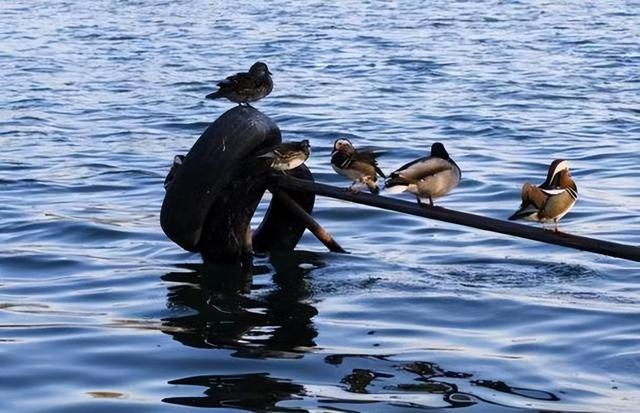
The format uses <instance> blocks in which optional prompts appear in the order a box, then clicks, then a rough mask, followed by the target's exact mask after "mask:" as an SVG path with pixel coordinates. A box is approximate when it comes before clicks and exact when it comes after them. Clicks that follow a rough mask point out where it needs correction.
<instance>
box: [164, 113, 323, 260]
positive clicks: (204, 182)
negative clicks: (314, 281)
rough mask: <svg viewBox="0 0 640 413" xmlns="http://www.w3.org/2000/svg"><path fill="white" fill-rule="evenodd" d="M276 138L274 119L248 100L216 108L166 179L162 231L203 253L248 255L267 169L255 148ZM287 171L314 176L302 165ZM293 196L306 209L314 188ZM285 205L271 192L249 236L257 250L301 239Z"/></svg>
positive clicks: (310, 206)
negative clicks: (217, 111) (219, 112)
mask: <svg viewBox="0 0 640 413" xmlns="http://www.w3.org/2000/svg"><path fill="white" fill-rule="evenodd" d="M280 141H281V135H280V129H279V128H278V126H277V125H276V124H275V123H274V122H273V121H272V120H271V119H269V118H268V117H267V116H265V115H264V114H262V113H260V112H259V111H257V110H256V109H254V108H252V107H246V106H236V107H234V108H233V109H231V110H229V111H227V112H225V113H224V114H223V115H222V116H220V117H219V118H218V119H217V120H216V121H215V122H214V123H212V124H211V125H210V126H209V127H208V128H207V129H206V130H205V132H204V133H203V134H202V135H201V136H200V138H199V139H198V140H197V141H196V143H195V144H194V145H193V147H192V148H191V150H190V151H189V153H188V154H187V155H186V157H185V158H184V160H183V161H182V165H179V167H177V168H176V170H175V171H174V172H175V173H174V175H173V179H172V180H171V182H170V183H169V184H168V185H167V187H166V189H167V192H166V194H165V198H164V202H163V203H162V210H161V212H160V224H161V226H162V229H163V231H164V232H165V234H166V235H167V236H168V237H169V238H170V239H171V240H173V241H174V242H175V243H176V244H178V245H180V246H181V247H182V248H184V249H186V250H188V251H193V252H200V253H201V254H202V256H203V258H204V259H205V261H214V262H240V261H242V260H243V259H246V255H247V254H250V253H251V251H252V237H251V228H250V221H251V217H252V216H253V214H254V213H255V210H256V208H257V206H258V204H259V202H260V199H261V198H262V196H263V194H264V192H265V190H266V188H267V185H268V177H269V175H270V173H271V172H270V171H269V169H268V167H267V166H266V164H265V162H264V161H263V159H261V158H256V157H255V156H254V154H255V153H256V152H257V151H259V150H261V149H264V148H267V147H271V146H274V145H277V144H278V143H280ZM288 173H290V174H292V175H294V176H300V177H304V178H307V179H311V180H312V179H313V178H312V176H311V172H309V170H308V169H307V167H306V166H304V165H302V166H300V167H299V168H296V170H293V171H288ZM291 196H292V197H294V199H297V200H298V201H299V202H300V203H301V205H302V206H303V207H304V208H305V209H306V210H307V211H308V212H311V210H312V209H313V202H314V199H315V196H314V195H313V194H300V193H297V194H296V193H291ZM282 209H283V207H282V206H280V205H279V204H278V203H277V198H276V197H274V199H273V200H272V203H271V205H270V207H269V209H268V211H267V214H266V215H265V219H264V221H263V223H262V225H261V226H260V228H259V229H258V231H257V232H256V235H255V237H254V238H255V240H256V241H257V244H258V246H259V247H260V248H259V250H261V251H271V250H275V249H279V250H280V249H293V248H295V246H296V244H297V243H298V241H299V240H300V237H301V236H302V233H303V232H304V224H303V223H301V222H299V220H297V219H296V218H295V217H293V216H292V215H291V214H288V213H287V212H285V211H283V210H282ZM243 257H244V258H243Z"/></svg>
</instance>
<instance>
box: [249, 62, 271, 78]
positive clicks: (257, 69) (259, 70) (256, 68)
mask: <svg viewBox="0 0 640 413" xmlns="http://www.w3.org/2000/svg"><path fill="white" fill-rule="evenodd" d="M249 73H251V74H252V75H254V76H265V75H270V74H271V72H270V71H269V68H268V67H267V64H266V63H262V62H255V63H254V64H253V65H251V68H250V69H249Z"/></svg>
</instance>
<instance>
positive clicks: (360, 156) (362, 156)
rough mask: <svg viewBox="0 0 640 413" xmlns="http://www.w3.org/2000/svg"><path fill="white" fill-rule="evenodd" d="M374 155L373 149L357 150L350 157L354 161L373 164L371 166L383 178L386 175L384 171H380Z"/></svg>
mask: <svg viewBox="0 0 640 413" xmlns="http://www.w3.org/2000/svg"><path fill="white" fill-rule="evenodd" d="M376 157H377V155H376V153H375V152H373V151H357V152H354V153H353V154H352V155H351V159H352V160H353V161H354V162H362V163H366V164H369V165H371V166H373V168H374V169H375V171H376V173H377V174H378V175H380V176H381V177H383V178H386V177H387V176H386V175H385V174H384V172H382V170H381V169H380V167H379V166H378V161H377V160H376Z"/></svg>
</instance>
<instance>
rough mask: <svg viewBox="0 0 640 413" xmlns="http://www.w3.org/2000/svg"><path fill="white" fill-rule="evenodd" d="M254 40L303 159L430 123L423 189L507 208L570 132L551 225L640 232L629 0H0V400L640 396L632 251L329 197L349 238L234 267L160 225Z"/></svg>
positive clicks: (393, 408)
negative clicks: (245, 272)
mask: <svg viewBox="0 0 640 413" xmlns="http://www.w3.org/2000/svg"><path fill="white" fill-rule="evenodd" d="M257 60H262V61H265V62H267V63H268V64H269V68H270V69H271V71H272V72H273V73H274V82H275V88H274V91H273V93H272V94H271V95H270V96H269V97H268V98H266V99H264V100H262V101H260V102H258V103H256V104H255V106H256V107H257V108H258V109H259V110H261V111H262V112H263V113H265V114H267V115H268V116H270V117H271V118H272V119H274V120H275V121H276V122H277V123H278V125H279V127H280V128H281V130H282V133H283V137H284V139H286V140H300V139H309V140H310V142H311V145H312V152H313V153H312V156H311V158H310V159H309V161H308V162H307V164H308V166H309V167H310V168H311V170H312V171H313V173H314V175H315V178H316V180H318V181H320V182H323V183H328V184H332V185H338V186H347V185H349V182H347V181H346V180H344V179H343V178H341V177H340V176H338V175H336V174H335V173H334V172H333V171H332V169H331V167H330V165H329V155H330V151H331V145H332V142H333V140H334V139H336V138H337V137H348V138H349V139H351V140H352V141H353V142H354V143H355V144H356V145H358V146H369V147H371V148H373V149H376V150H378V151H381V152H382V153H383V155H382V156H381V158H380V165H381V167H382V169H383V170H385V171H391V170H393V169H394V168H395V167H397V166H399V165H402V164H404V163H406V162H408V161H410V160H412V159H415V158H417V157H420V156H424V155H425V154H426V153H427V151H428V148H429V147H430V145H431V143H433V142H434V141H440V142H443V143H444V144H445V146H446V147H447V148H448V150H449V152H450V154H451V156H452V157H453V158H454V159H455V160H456V162H457V163H458V164H459V165H460V166H461V168H462V170H463V174H462V176H463V179H462V182H461V184H460V186H459V187H458V188H456V189H455V190H454V191H453V192H452V193H451V194H450V195H449V196H448V197H446V198H442V199H441V200H439V201H438V203H439V204H440V205H442V206H445V207H447V208H452V209H457V210H462V211H467V212H473V213H478V214H481V215H485V216H490V217H494V218H500V219H505V218H506V217H508V216H509V214H510V213H511V212H513V211H514V210H515V208H516V207H517V206H518V204H519V190H520V186H521V185H522V183H523V182H525V181H531V182H538V183H539V182H542V180H543V179H544V177H545V174H546V169H547V166H548V164H549V163H550V162H551V160H553V159H556V158H564V159H567V160H568V161H569V164H570V166H571V169H572V174H573V176H574V178H575V180H576V182H577V185H578V189H579V199H578V202H577V204H576V205H575V207H574V208H573V210H572V211H571V212H570V213H569V214H568V215H567V216H566V217H565V218H564V219H563V221H562V222H561V229H562V230H564V231H566V232H570V233H573V234H578V235H584V236H589V237H594V238H598V239H605V240H611V241H616V242H621V243H627V244H635V245H638V244H640V218H639V217H640V201H639V199H640V185H639V184H638V182H640V162H639V161H640V155H639V153H640V2H638V1H633V0H630V1H621V0H614V1H609V2H585V1H562V2H560V1H555V2H554V1H538V2H526V1H499V0H479V1H475V2H468V1H432V2H421V1H412V0H408V1H402V0H399V1H390V2H358V1H350V0H349V1H341V2H294V1H276V2H247V1H235V2H224V1H213V2H212V1H202V0H191V1H189V0H185V1H159V0H149V1H124V0H123V1H118V0H104V1H95V2H81V1H71V0H51V1H46V2H28V1H19V0H8V1H4V2H2V4H0V90H1V91H2V98H0V99H1V102H2V104H1V105H0V245H2V248H1V249H0V366H1V367H2V368H1V369H0V395H2V397H0V411H2V412H5V411H6V412H28V413H40V412H47V413H49V412H64V413H73V412H92V413H99V412H183V411H196V409H195V407H207V408H219V409H220V411H229V412H240V411H252V412H264V411H267V412H275V411H278V412H405V411H412V412H413V411H423V410H424V411H430V412H432V411H433V412H444V411H452V410H453V409H456V410H455V411H459V412H465V413H466V412H470V413H480V412H483V413H484V412H498V413H502V412H505V413H507V412H509V413H510V412H523V413H524V412H543V411H545V412H551V411H553V412H634V411H640V410H639V409H640V408H639V407H638V406H640V375H639V374H638V371H640V294H639V293H640V287H639V286H638V280H639V275H640V265H638V263H633V262H630V261H623V260H620V259H613V258H608V257H605V256H600V255H595V254H591V253H584V252H579V251H575V250H570V249H566V248H562V247H557V246H552V245H546V244H540V243H536V242H533V241H525V240H521V239H515V238H512V237H508V236H503V235H499V234H493V233H489V232H483V231H479V230H473V229H469V228H465V227H461V226H456V225H452V224H445V223H440V222H436V221H430V220H425V219H420V218H417V217H409V216H404V215H401V214H397V213H393V212H386V211H380V210H376V209H372V208H368V207H364V206H358V205H354V204H349V203H345V202H341V201H335V200H330V199H327V198H319V199H318V200H317V203H316V210H315V212H314V215H315V216H316V218H317V219H318V220H319V221H320V222H321V223H322V224H323V225H324V226H325V227H326V228H327V230H328V231H330V232H331V233H332V234H333V235H334V237H335V238H336V239H337V240H338V241H339V242H340V243H341V244H342V245H343V246H344V247H345V248H346V249H348V250H349V251H350V252H351V254H349V255H341V254H332V253H329V252H327V251H326V250H325V249H324V247H323V246H322V245H321V244H320V243H318V242H317V241H316V240H315V239H314V238H313V237H312V236H311V235H308V234H307V235H305V236H304V237H303V239H302V242H301V243H300V245H299V246H298V249H297V251H296V252H295V253H283V254H274V255H273V256H267V257H258V258H256V260H255V264H256V269H255V274H254V277H253V280H252V282H250V283H241V284H242V285H235V284H234V282H236V284H237V283H238V281H237V280H238V277H237V274H234V272H233V271H232V270H230V269H229V268H224V267H216V266H204V265H203V264H202V263H201V259H200V257H199V256H198V255H196V254H192V253H188V252H186V251H183V250H182V249H180V248H179V247H178V246H177V245H175V244H173V243H172V242H171V241H169V240H168V239H167V238H166V236H165V235H164V234H163V232H162V230H161V229H160V226H159V211H160V206H161V204H162V200H163V197H164V191H163V186H162V182H163V179H164V176H165V174H166V172H167V171H168V168H169V166H170V164H171V160H172V158H173V156H174V154H177V153H186V152H187V151H188V150H189V148H190V147H191V145H192V144H193V143H194V142H195V140H196V139H197V138H198V137H199V135H200V134H201V133H202V131H203V130H204V129H205V128H206V127H207V126H208V125H209V124H210V123H211V122H212V121H213V120H215V119H216V118H217V117H218V116H219V115H221V114H222V113H223V112H225V111H226V110H228V109H229V108H231V107H232V106H233V104H231V103H229V102H222V101H215V102H214V101H206V100H205V99H204V96H205V95H206V94H207V93H210V92H211V91H212V90H213V89H214V87H215V82H216V80H219V79H221V78H224V77H225V76H228V75H230V74H232V73H235V72H237V71H241V70H246V69H247V68H248V67H249V66H250V65H251V64H252V63H253V62H255V61H257ZM396 197H399V198H404V199H407V200H410V199H411V198H410V197H408V196H407V197H405V196H396ZM267 201H268V199H265V203H264V204H263V205H261V207H260V208H259V211H258V215H257V216H256V218H255V224H256V225H257V224H258V223H259V221H260V216H261V215H262V214H263V213H264V210H265V208H266V205H267ZM198 411H199V410H198Z"/></svg>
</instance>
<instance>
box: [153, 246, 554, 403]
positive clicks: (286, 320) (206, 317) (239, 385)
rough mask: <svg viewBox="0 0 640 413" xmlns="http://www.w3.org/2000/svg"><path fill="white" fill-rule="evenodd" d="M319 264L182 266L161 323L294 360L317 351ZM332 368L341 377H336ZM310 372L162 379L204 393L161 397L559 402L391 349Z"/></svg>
mask: <svg viewBox="0 0 640 413" xmlns="http://www.w3.org/2000/svg"><path fill="white" fill-rule="evenodd" d="M324 265H325V264H324V262H323V260H322V259H321V256H320V255H318V254H314V253H309V252H295V253H290V254H285V255H273V256H271V257H269V259H268V263H265V264H263V265H258V266H256V267H254V273H253V275H249V276H248V277H247V276H246V275H243V274H242V273H241V271H240V270H239V269H236V268H234V267H227V266H214V265H205V264H189V265H180V267H182V268H184V269H186V270H189V271H183V272H178V271H176V272H170V273H168V274H166V275H164V276H163V277H162V279H163V280H164V281H167V282H170V283H175V284H173V285H170V286H169V287H168V294H167V299H168V303H167V305H168V307H169V308H170V309H171V310H172V312H174V313H175V314H178V315H176V316H173V317H168V318H165V319H163V327H162V330H163V332H164V333H166V334H169V335H171V336H172V337H173V338H174V339H175V340H176V341H179V342H180V343H182V344H184V345H186V346H189V347H195V348H202V349H225V350H230V351H231V352H232V353H231V356H232V357H240V358H250V359H276V360H277V359H280V360H295V359H300V358H302V357H303V356H304V354H305V353H307V352H309V350H310V349H312V348H314V347H316V343H315V341H314V340H315V338H316V336H317V331H316V328H315V326H314V323H313V322H312V319H313V317H314V316H316V315H317V314H318V311H317V310H316V308H315V307H314V305H313V304H312V303H313V300H314V297H313V288H312V287H313V282H312V281H313V280H312V278H311V277H310V276H309V273H310V272H311V271H312V270H313V268H318V267H322V266H324ZM267 274H272V282H267V283H266V285H265V283H263V284H259V283H256V284H253V282H254V281H255V280H260V276H262V275H267ZM262 281H263V280H262ZM314 354H315V353H314ZM320 360H322V361H320ZM338 366H339V367H340V371H341V372H342V374H339V376H336V375H335V373H336V371H335V367H338ZM315 369H316V370H317V375H318V376H319V377H322V380H321V382H323V383H325V385H321V386H318V385H315V384H312V383H305V380H304V379H302V378H300V379H297V378H296V377H295V376H292V377H282V376H280V377H277V376H275V375H272V374H271V373H273V372H251V373H246V374H205V375H198V376H192V377H183V378H178V379H175V380H171V381H169V383H168V384H171V385H186V386H198V387H202V388H204V390H203V391H202V393H199V394H198V395H194V396H188V395H187V396H182V395H181V396H174V397H166V398H164V399H163V400H162V401H163V402H165V403H170V404H177V405H182V406H189V407H207V408H235V409H241V410H247V411H253V412H268V411H291V412H306V411H314V410H317V409H318V408H322V409H327V410H326V411H386V410H385V409H387V408H389V409H390V410H389V411H401V410H397V409H404V408H406V407H412V408H426V409H430V410H432V409H436V410H437V409H440V408H443V409H448V408H452V407H468V408H470V409H471V410H470V411H473V412H485V411H487V410H485V409H487V408H489V409H498V410H500V411H503V410H502V409H506V410H508V411H513V410H511V408H509V407H508V406H509V404H510V403H509V401H508V400H507V399H508V398H510V397H513V396H515V397H518V398H521V400H530V401H543V402H555V401H558V400H559V398H558V397H557V396H556V395H554V394H552V393H548V392H545V391H539V390H534V389H525V388H518V387H512V386H510V385H508V384H506V383H504V382H502V381H499V380H495V381H492V380H478V379H476V378H474V377H473V376H474V375H473V374H471V373H466V372H454V371H447V370H446V369H444V368H441V367H440V366H439V365H438V364H436V363H432V362H428V361H410V362H402V361H399V360H397V359H396V358H395V356H393V355H387V356H383V355H367V354H360V355H358V354H331V355H326V356H324V357H322V358H321V359H319V360H318V362H317V363H316V367H315ZM327 369H328V370H327ZM482 388H484V389H490V390H492V391H494V392H495V393H494V395H493V396H491V397H490V399H491V400H488V399H487V398H486V394H484V392H482V391H480V392H478V394H476V392H475V391H473V390H472V389H482ZM470 390H471V392H469V391H470ZM500 395H502V396H500ZM501 399H502V400H501ZM281 403H284V404H286V405H287V406H286V407H285V406H283V405H282V404H281ZM525 410H527V411H529V409H525ZM465 411H466V410H465ZM494 411H497V410H494Z"/></svg>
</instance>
